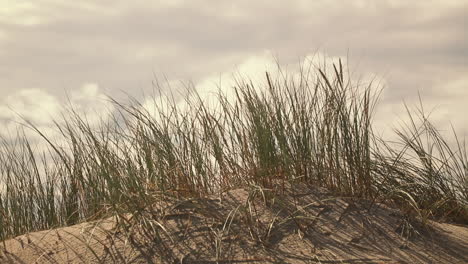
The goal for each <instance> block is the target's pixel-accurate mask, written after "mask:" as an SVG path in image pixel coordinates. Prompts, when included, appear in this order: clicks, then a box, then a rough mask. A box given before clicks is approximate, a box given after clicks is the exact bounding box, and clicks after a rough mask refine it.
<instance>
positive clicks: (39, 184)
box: [0, 62, 468, 259]
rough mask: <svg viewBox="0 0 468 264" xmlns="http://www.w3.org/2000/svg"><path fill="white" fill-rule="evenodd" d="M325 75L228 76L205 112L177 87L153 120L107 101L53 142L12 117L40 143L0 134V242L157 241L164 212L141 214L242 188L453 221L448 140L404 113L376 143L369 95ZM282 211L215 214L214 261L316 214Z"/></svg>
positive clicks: (461, 163) (462, 211)
mask: <svg viewBox="0 0 468 264" xmlns="http://www.w3.org/2000/svg"><path fill="white" fill-rule="evenodd" d="M325 69H326V67H324V68H315V67H314V66H310V68H304V69H303V70H302V71H301V76H300V78H291V77H288V76H287V75H280V76H278V77H275V78H273V77H272V76H270V74H268V73H267V74H266V76H265V83H264V84H262V85H263V86H262V87H255V85H254V84H253V83H252V82H248V81H246V80H240V81H238V84H237V86H236V87H234V88H233V89H234V94H235V97H234V98H231V97H228V96H227V95H226V94H224V93H222V92H221V90H220V92H219V93H217V94H215V95H212V96H213V97H216V98H217V100H216V101H217V107H215V108H213V107H208V106H207V105H206V104H205V103H204V102H203V100H202V99H201V98H200V97H199V96H197V94H196V92H195V91H193V90H190V89H189V90H190V91H189V92H190V93H192V95H195V96H191V97H189V98H191V99H190V100H188V101H187V102H186V105H187V107H186V108H180V107H179V106H180V104H177V103H176V102H175V100H174V99H173V98H174V97H173V96H164V95H162V96H161V97H159V99H155V103H156V106H157V107H159V108H158V109H157V111H156V114H155V115H154V114H153V113H150V112H148V111H147V110H145V109H144V108H143V107H142V105H141V104H140V103H139V102H138V101H136V100H132V101H131V102H130V103H128V104H124V103H121V102H117V101H115V100H112V101H113V103H114V105H115V106H116V109H117V110H116V111H115V112H113V113H112V114H111V116H109V117H108V118H103V119H102V120H103V121H102V122H101V124H100V125H99V126H97V127H96V126H93V125H91V124H90V123H89V122H87V119H86V117H83V116H80V114H78V113H77V112H75V111H73V109H71V110H69V112H68V113H66V114H65V115H64V118H63V120H57V122H56V129H57V130H58V131H59V132H60V134H61V138H60V139H59V140H56V139H51V138H49V137H48V135H46V134H44V133H43V132H42V131H40V130H39V129H38V128H37V127H36V126H35V125H34V124H32V123H30V122H28V121H26V120H25V125H26V127H28V128H27V129H32V130H33V131H35V132H37V134H38V135H39V136H40V137H42V139H43V140H44V142H45V143H47V145H48V148H47V150H45V151H43V152H40V153H38V152H37V151H35V148H34V146H33V144H32V143H30V142H29V141H28V138H27V137H26V136H24V134H23V133H22V132H21V131H22V130H21V129H19V130H18V136H17V137H15V139H14V140H12V139H7V138H4V139H2V144H1V147H0V148H1V150H0V175H1V177H2V178H1V182H2V184H3V186H4V188H3V190H2V191H1V193H0V212H1V213H0V239H1V240H3V241H5V240H7V239H9V238H13V237H16V236H18V235H23V234H26V233H28V232H33V231H38V230H48V229H51V228H57V227H62V226H70V225H74V224H77V223H81V222H84V221H90V220H99V219H106V218H109V217H114V218H115V219H116V221H117V226H116V228H117V229H118V230H120V231H119V232H125V233H126V234H128V237H131V234H132V230H134V229H135V228H136V229H137V230H140V231H139V233H140V234H144V235H145V236H146V237H147V238H148V239H151V240H152V241H154V240H156V241H159V240H161V241H162V240H164V239H167V236H169V233H170V232H169V231H167V230H165V228H164V225H163V224H162V222H161V221H162V220H160V219H159V218H158V217H161V215H164V214H161V212H160V211H151V210H149V211H148V208H154V207H155V205H158V204H161V203H165V202H167V201H168V199H181V200H185V199H190V198H193V199H196V198H201V197H207V196H208V195H221V193H224V192H225V191H226V190H232V189H235V188H242V187H249V188H250V187H251V186H256V190H257V191H255V192H254V193H252V194H251V195H253V196H255V197H262V199H263V200H264V202H266V203H270V202H272V201H273V200H274V199H273V198H272V197H278V196H277V194H279V193H281V192H282V191H285V186H286V185H287V184H288V183H290V182H298V183H303V184H307V185H313V186H318V187H324V188H326V189H328V190H330V191H331V192H332V193H334V194H335V195H337V196H345V197H354V198H362V199H367V200H370V201H373V202H374V203H376V202H381V201H385V202H386V203H387V204H391V205H395V206H398V207H399V208H400V209H401V210H402V211H403V212H404V215H405V217H407V218H408V219H411V221H409V222H408V223H412V222H414V220H417V221H419V222H422V223H423V224H427V223H428V222H429V220H430V219H442V220H446V221H456V222H459V223H467V221H468V210H467V209H468V187H467V186H468V177H467V173H468V171H467V165H468V159H467V151H466V147H465V145H464V144H462V142H461V141H460V140H458V138H456V135H455V138H456V142H457V145H456V146H455V148H453V147H452V146H450V145H449V144H448V143H447V140H446V139H445V138H443V137H442V136H441V135H440V134H439V133H438V131H437V129H436V128H434V127H433V126H432V125H431V123H430V122H429V121H428V119H427V117H426V115H425V113H424V112H423V111H420V112H415V113H411V112H410V111H408V115H409V117H410V122H409V123H408V124H407V127H403V128H402V129H400V130H397V131H396V133H397V135H398V136H399V138H400V142H398V143H399V145H395V144H392V143H389V142H387V141H385V140H384V139H380V138H377V137H376V136H375V134H374V133H373V131H372V115H373V110H374V108H375V106H376V104H377V102H378V95H379V93H380V89H378V87H377V88H376V87H374V85H373V84H368V85H365V86H364V85H363V84H359V83H354V82H352V80H349V79H345V76H346V73H345V72H343V66H342V65H341V62H339V63H338V64H336V65H333V67H331V68H329V69H332V71H331V72H326V71H325ZM161 98H162V99H161ZM160 100H165V101H164V105H167V107H164V108H163V107H160V105H161V104H158V102H161V101H160ZM421 109H422V108H421ZM41 163H42V164H41ZM265 190H275V191H274V192H265ZM272 199H273V200H272ZM369 207H372V203H371V205H369ZM294 208H295V210H296V211H292V212H289V216H287V217H279V215H272V216H270V217H269V218H268V220H267V222H261V221H260V222H259V221H258V218H256V217H253V216H255V215H256V214H257V213H258V212H257V210H258V208H257V207H256V206H255V205H254V204H251V203H247V204H246V205H242V206H238V207H233V208H231V209H232V211H230V212H229V213H228V214H226V215H224V217H225V219H223V220H222V221H221V220H219V219H218V220H219V221H221V223H222V225H220V226H219V225H217V226H213V227H210V232H211V233H210V234H212V236H213V237H212V241H215V242H214V243H215V244H214V248H216V253H215V256H216V258H218V259H221V258H222V256H224V254H227V253H226V252H229V251H230V248H229V247H228V246H226V243H224V241H225V240H224V239H225V237H226V236H227V235H226V234H228V233H230V232H232V228H233V224H234V223H237V222H239V221H240V222H241V223H242V224H243V225H244V229H245V230H248V236H249V237H250V238H251V239H252V241H255V243H257V244H258V245H262V246H263V247H265V248H266V247H268V245H269V243H270V241H271V239H272V237H274V236H275V235H277V230H278V229H281V226H283V225H288V224H290V223H291V222H294V223H295V225H296V226H298V228H299V230H300V232H301V233H302V236H306V233H307V232H306V231H305V229H304V230H302V226H303V224H301V223H302V222H304V221H306V222H307V221H309V222H314V221H318V220H317V219H320V216H319V215H301V214H303V212H302V210H303V209H301V208H299V207H294ZM304 210H305V209H304ZM298 215H301V217H298ZM127 216H131V219H128V217H127ZM158 219H159V220H158ZM299 219H301V220H299ZM165 252H166V251H164V250H163V249H161V252H157V253H158V254H162V255H161V256H162V257H164V256H163V255H164V253H165ZM150 253H154V252H150ZM150 253H148V254H150ZM114 256H115V254H114Z"/></svg>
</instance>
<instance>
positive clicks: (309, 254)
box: [0, 185, 468, 263]
mask: <svg viewBox="0 0 468 264" xmlns="http://www.w3.org/2000/svg"><path fill="white" fill-rule="evenodd" d="M272 197H273V196H272V195H271V193H270V192H268V191H263V192H261V191H258V190H255V189H251V190H247V189H237V190H231V191H229V192H226V193H223V194H222V195H219V196H212V197H208V198H204V199H190V200H185V201H179V200H175V199H174V200H170V199H168V200H166V201H164V202H163V203H158V204H155V205H154V206H153V207H151V208H148V209H147V210H146V212H145V214H146V217H145V219H150V218H151V220H150V221H146V222H142V221H141V220H139V219H143V218H138V217H132V215H126V216H125V217H124V218H121V219H127V220H128V221H129V223H133V227H131V228H128V229H127V230H120V231H115V230H116V229H115V227H116V223H117V222H116V218H108V219H105V220H102V221H97V222H96V221H95V222H88V223H82V224H79V225H75V226H70V227H64V228H57V229H53V230H45V231H40V232H34V233H30V234H26V235H22V236H19V237H16V238H14V239H11V240H8V241H5V243H4V248H2V252H1V253H0V263H468V227H467V226H463V225H455V224H448V223H438V222H433V221H428V222H427V224H426V225H424V226H423V225H421V224H419V222H417V221H411V220H409V219H408V218H407V217H405V216H404V215H403V214H402V213H400V212H399V211H398V210H397V209H394V208H392V207H390V206H388V205H384V204H380V203H371V202H369V201H363V200H357V199H351V198H346V197H336V196H334V195H332V194H331V193H329V192H327V191H326V190H324V189H321V188H315V187H308V186H305V185H295V186H289V187H286V188H285V189H284V190H283V191H282V192H281V194H280V195H276V196H274V197H275V198H274V199H272ZM265 201H267V202H265ZM133 216H134V215H133ZM142 225H147V226H152V227H153V228H154V232H149V233H148V232H146V233H143V232H141V230H148V228H146V229H142V228H139V227H141V226H142Z"/></svg>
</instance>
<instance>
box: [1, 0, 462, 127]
mask: <svg viewBox="0 0 468 264" xmlns="http://www.w3.org/2000/svg"><path fill="white" fill-rule="evenodd" d="M467 19H468V0H440V1H433V0H425V1H419V0H413V1H404V0H375V1H370V0H347V1H341V0H314V1H310V0H289V1H274V0H269V1H253V0H238V1H232V0H231V1H224V0H205V1H201V0H190V1H180V0H163V1H143V0H133V1H122V0H112V1H108V0H101V1H89V0H81V1H68V0H34V1H32V0H31V1H24V0H0V62H1V63H0V128H1V127H3V128H11V127H12V126H13V125H14V124H16V122H17V121H18V114H20V115H22V116H23V117H25V118H27V119H28V120H31V121H32V122H35V123H36V124H39V125H40V126H42V127H47V126H49V125H51V124H52V123H51V120H52V119H51V118H53V117H54V116H57V114H58V113H59V112H60V111H61V109H62V107H63V106H64V105H65V104H66V103H67V102H72V103H73V105H75V106H76V107H77V108H79V109H82V110H83V111H89V113H91V114H90V115H93V113H94V114H95V113H102V111H104V110H106V109H109V108H110V107H111V106H109V105H107V104H106V103H105V101H104V98H105V96H112V97H115V98H117V99H119V98H123V99H125V97H126V96H127V95H131V96H135V97H137V98H140V99H141V100H142V101H144V102H145V101H147V98H145V97H144V96H145V94H147V93H148V92H149V91H151V89H152V87H153V82H154V81H155V80H156V79H158V80H161V79H167V81H168V82H169V83H171V84H176V83H178V82H192V83H193V84H194V85H195V87H197V89H199V90H200V91H205V90H207V89H208V90H209V89H210V87H209V86H215V85H216V82H219V80H220V78H221V77H222V78H229V77H230V76H231V75H230V74H231V73H233V72H235V71H242V72H243V73H245V74H246V75H249V76H259V75H260V76H263V75H262V73H263V71H264V70H265V69H266V68H268V67H271V66H272V65H273V64H274V63H275V62H276V61H278V62H279V63H280V65H281V66H282V67H285V68H287V67H289V65H297V64H298V63H300V61H301V60H303V59H306V58H312V57H314V56H317V54H318V55H319V57H321V58H329V59H330V60H332V61H333V60H336V59H337V58H342V59H343V60H345V61H346V62H347V64H348V66H349V68H350V69H351V70H352V71H355V72H356V76H364V77H366V78H368V77H372V76H374V77H375V78H376V79H378V80H379V82H380V84H381V85H383V86H385V88H384V91H383V93H382V95H381V103H380V104H379V107H378V108H377V115H376V122H377V124H378V125H379V127H381V128H382V129H383V127H389V128H391V127H392V126H394V125H395V124H396V123H397V122H398V120H399V119H400V118H401V116H402V115H403V114H404V103H407V104H409V105H413V104H416V103H417V100H418V95H420V96H421V98H422V100H423V102H424V105H425V109H428V110H434V114H433V115H432V118H433V120H434V122H435V123H436V124H437V125H438V126H439V128H440V129H442V130H450V125H451V124H453V125H454V126H455V127H456V130H457V132H458V133H460V134H461V136H468V118H466V113H467V112H468V111H467V110H468V106H467V102H468V74H467V73H468V63H467V62H468V48H467V47H468V34H467V31H466V29H467V28H468V20H467ZM227 83H228V84H229V82H227ZM0 130H4V129H0Z"/></svg>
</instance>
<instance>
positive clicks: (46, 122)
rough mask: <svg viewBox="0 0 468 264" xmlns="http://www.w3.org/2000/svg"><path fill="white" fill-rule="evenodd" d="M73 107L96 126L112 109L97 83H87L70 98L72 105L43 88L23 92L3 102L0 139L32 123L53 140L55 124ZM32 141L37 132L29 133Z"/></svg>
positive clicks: (35, 137) (0, 103) (8, 97)
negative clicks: (26, 123) (66, 110)
mask: <svg viewBox="0 0 468 264" xmlns="http://www.w3.org/2000/svg"><path fill="white" fill-rule="evenodd" d="M68 107H72V108H73V110H74V111H75V112H76V113H77V114H79V115H80V116H82V117H83V118H85V119H86V120H87V121H88V122H89V124H90V125H92V126H93V125H97V124H98V123H99V122H100V121H101V119H102V118H105V117H106V114H108V113H110V112H111V111H112V109H113V107H112V104H111V103H110V102H108V100H106V97H105V96H104V94H102V93H101V92H100V91H99V86H98V85H97V84H95V83H86V84H84V85H83V86H82V87H80V88H79V89H78V90H76V91H73V92H72V93H71V94H70V96H69V102H64V101H61V100H60V99H59V98H58V97H57V96H55V95H53V94H50V93H48V92H46V91H44V90H42V89H23V90H20V91H18V92H16V93H14V94H12V95H9V96H7V97H6V98H4V99H3V100H2V101H0V125H1V126H2V127H4V128H5V129H3V131H1V132H0V133H1V134H0V135H1V136H10V135H15V131H16V129H17V128H18V125H19V124H24V123H25V121H27V122H31V123H32V124H34V125H35V126H37V128H39V129H40V130H41V131H42V132H43V133H44V134H46V135H47V136H50V137H54V136H56V135H57V134H56V133H57V131H55V130H54V121H58V122H60V121H61V118H62V116H61V114H62V113H63V111H64V110H65V109H66V108H68ZM28 136H30V137H31V139H33V140H34V139H38V135H35V133H28Z"/></svg>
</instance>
